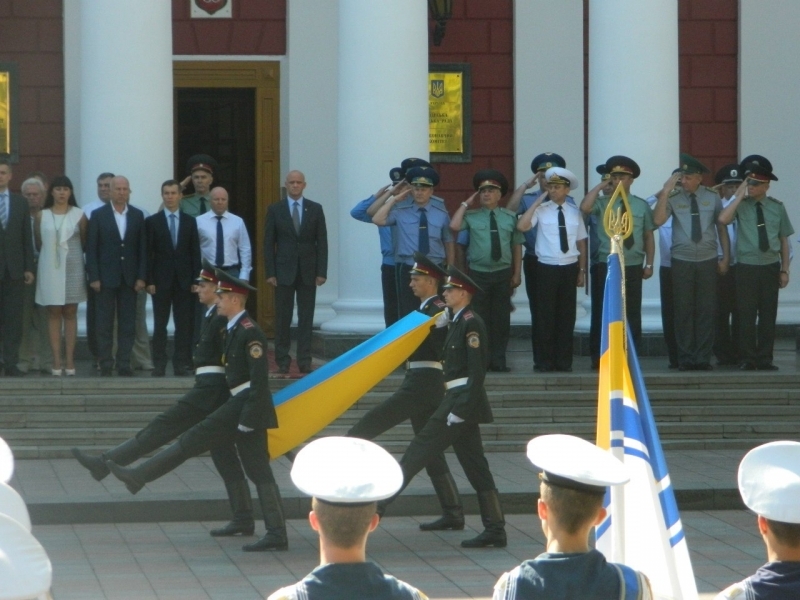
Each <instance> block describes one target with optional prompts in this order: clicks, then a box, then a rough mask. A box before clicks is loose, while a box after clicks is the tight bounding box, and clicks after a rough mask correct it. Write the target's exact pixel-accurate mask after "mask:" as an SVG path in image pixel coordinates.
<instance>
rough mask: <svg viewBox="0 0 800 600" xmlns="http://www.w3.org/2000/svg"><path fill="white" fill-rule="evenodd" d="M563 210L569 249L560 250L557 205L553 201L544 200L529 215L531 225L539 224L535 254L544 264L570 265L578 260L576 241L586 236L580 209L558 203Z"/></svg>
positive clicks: (578, 253)
mask: <svg viewBox="0 0 800 600" xmlns="http://www.w3.org/2000/svg"><path fill="white" fill-rule="evenodd" d="M560 206H561V207H562V209H563V211H564V222H565V224H566V226H567V243H568V245H569V250H568V251H567V252H562V251H561V237H560V234H559V231H558V207H559V205H558V204H556V203H555V202H545V203H544V204H541V205H540V206H539V208H537V209H536V210H535V211H534V213H533V216H532V217H531V226H532V227H536V226H537V225H538V226H539V231H538V233H537V234H536V256H538V257H539V262H541V263H543V264H545V265H571V264H574V263H576V262H577V261H578V257H579V256H580V252H579V251H578V242H579V241H580V240H585V239H586V238H587V234H586V225H585V223H584V222H583V215H582V214H581V211H580V210H579V209H578V208H577V207H576V206H574V205H572V204H568V203H567V202H564V203H563V204H561V205H560Z"/></svg>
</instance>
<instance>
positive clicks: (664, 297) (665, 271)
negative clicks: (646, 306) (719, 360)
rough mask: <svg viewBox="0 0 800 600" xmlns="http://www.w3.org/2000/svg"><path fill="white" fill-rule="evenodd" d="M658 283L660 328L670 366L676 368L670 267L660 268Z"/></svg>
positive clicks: (676, 346) (676, 357) (676, 356)
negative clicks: (662, 331) (659, 290)
mask: <svg viewBox="0 0 800 600" xmlns="http://www.w3.org/2000/svg"><path fill="white" fill-rule="evenodd" d="M658 282H659V284H660V288H661V328H662V329H663V330H664V343H665V344H666V345H667V355H668V356H669V364H670V366H673V367H677V366H678V342H677V341H675V297H674V295H673V293H672V267H660V268H659V270H658Z"/></svg>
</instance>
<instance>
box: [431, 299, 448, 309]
mask: <svg viewBox="0 0 800 600" xmlns="http://www.w3.org/2000/svg"><path fill="white" fill-rule="evenodd" d="M433 304H435V305H436V308H441V309H444V308H445V307H446V306H447V304H445V303H444V300H442V299H441V298H439V297H438V296H437V297H436V298H434V299H433Z"/></svg>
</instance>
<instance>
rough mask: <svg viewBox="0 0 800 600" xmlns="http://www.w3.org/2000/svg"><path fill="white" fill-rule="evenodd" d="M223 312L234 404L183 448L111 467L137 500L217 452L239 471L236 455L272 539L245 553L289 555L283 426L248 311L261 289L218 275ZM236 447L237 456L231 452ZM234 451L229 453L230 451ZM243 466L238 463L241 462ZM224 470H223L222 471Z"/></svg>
mask: <svg viewBox="0 0 800 600" xmlns="http://www.w3.org/2000/svg"><path fill="white" fill-rule="evenodd" d="M215 276H216V278H217V280H218V282H219V283H218V287H217V294H218V295H219V301H218V309H217V310H218V311H219V313H220V314H221V315H223V316H225V317H226V318H227V320H228V322H227V325H226V330H225V334H224V341H223V346H222V350H223V354H222V362H223V363H224V365H225V377H226V379H227V385H228V387H229V389H230V393H231V398H230V399H229V400H228V401H227V402H226V403H225V404H223V405H222V406H221V407H220V408H218V409H217V410H216V411H214V412H213V413H211V414H210V415H209V416H208V417H207V418H206V419H204V420H203V421H202V422H200V423H198V424H197V425H195V426H194V427H192V428H191V429H190V430H189V431H187V432H186V433H185V434H183V435H182V436H181V437H180V439H179V440H178V442H177V443H175V444H173V445H172V446H169V447H168V448H166V449H164V450H162V451H161V452H159V453H158V454H156V455H155V456H154V457H153V458H151V459H150V460H147V461H145V462H144V463H142V464H140V465H137V466H136V467H134V468H126V467H120V466H119V465H117V464H115V463H114V462H111V461H109V463H108V466H109V468H110V469H111V472H112V473H113V474H114V475H115V476H116V477H117V478H118V479H120V480H121V481H123V482H124V483H125V485H126V487H127V488H128V490H129V491H130V492H131V493H133V494H135V493H137V492H138V491H139V490H140V489H141V488H142V487H143V486H144V485H145V484H146V483H148V482H150V481H154V480H155V479H158V478H159V477H161V476H162V475H165V474H166V473H169V472H170V471H171V470H173V469H174V468H176V467H177V466H178V465H180V464H181V463H183V462H184V461H186V460H187V459H189V458H191V457H193V456H197V455H198V454H201V453H203V452H205V451H207V450H210V449H212V448H215V449H216V450H215V456H214V461H215V464H216V465H217V468H218V469H220V470H221V471H225V472H228V471H235V469H236V466H235V465H234V464H233V460H234V457H235V456H236V451H238V456H239V457H240V458H241V461H242V466H243V467H244V472H245V473H246V474H247V477H248V478H249V479H250V480H251V481H252V482H253V483H254V484H255V486H256V491H257V492H258V499H259V503H260V504H261V512H262V514H263V515H264V523H265V525H266V528H267V533H266V535H265V536H264V537H263V538H261V539H260V540H258V541H257V542H255V543H253V544H249V545H246V546H243V547H242V549H243V550H244V551H245V552H252V551H262V550H287V549H288V548H289V542H288V539H287V536H286V524H285V522H284V518H283V506H282V503H281V496H280V492H279V490H278V486H277V485H276V483H275V478H274V476H273V474H272V469H271V468H270V466H269V455H268V451H267V432H266V430H267V429H273V428H276V427H277V426H278V418H277V416H276V414H275V407H274V406H273V404H272V394H271V393H270V391H269V370H268V366H267V357H266V347H267V337H266V335H264V332H263V331H261V329H260V328H259V327H258V325H257V324H256V323H255V322H254V321H253V320H252V319H251V318H250V317H249V316H248V314H247V311H246V310H245V304H246V302H247V296H248V294H249V292H251V291H255V288H254V287H252V286H251V285H250V284H248V283H247V282H246V281H242V280H241V279H237V278H236V277H233V276H231V275H229V274H228V273H226V272H225V271H222V270H220V269H217V270H216V272H215ZM232 444H235V445H236V451H234V450H233V449H232V448H231V446H232ZM226 447H227V448H229V451H228V452H227V460H226V452H225V449H226ZM236 460H237V461H238V458H237V459H236ZM221 464H222V465H223V466H222V468H220V465H221Z"/></svg>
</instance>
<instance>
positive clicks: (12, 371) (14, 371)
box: [6, 365, 25, 377]
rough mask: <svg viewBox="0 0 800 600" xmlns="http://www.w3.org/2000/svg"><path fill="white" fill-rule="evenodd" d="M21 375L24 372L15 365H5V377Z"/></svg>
mask: <svg viewBox="0 0 800 600" xmlns="http://www.w3.org/2000/svg"><path fill="white" fill-rule="evenodd" d="M23 375H25V372H24V371H20V369H19V368H18V367H17V365H11V366H10V367H6V377H22V376H23Z"/></svg>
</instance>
